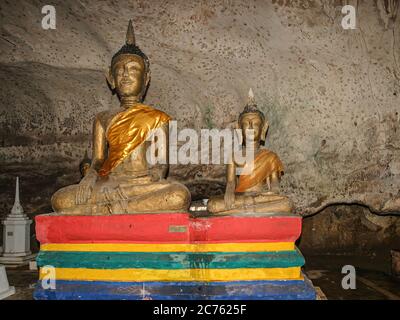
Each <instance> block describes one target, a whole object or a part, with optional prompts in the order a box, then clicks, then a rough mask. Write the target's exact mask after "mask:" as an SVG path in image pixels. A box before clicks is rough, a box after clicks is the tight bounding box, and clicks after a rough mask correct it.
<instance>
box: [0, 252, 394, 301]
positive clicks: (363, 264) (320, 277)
mask: <svg viewBox="0 0 400 320" xmlns="http://www.w3.org/2000/svg"><path fill="white" fill-rule="evenodd" d="M306 261H307V265H306V267H305V269H304V270H305V272H306V274H307V275H308V277H309V278H310V279H311V280H312V282H313V284H314V285H315V286H317V287H319V288H320V289H321V290H322V292H323V293H324V294H325V296H326V298H327V299H328V300H349V299H350V300H400V279H394V278H392V277H391V276H390V275H389V274H388V272H386V271H382V269H384V267H382V266H380V265H379V264H377V263H374V264H372V263H371V260H365V259H361V258H359V257H351V256H308V257H306ZM346 264H351V265H353V266H354V267H355V269H356V289H354V290H352V289H348V290H344V289H343V288H342V286H341V282H342V279H343V277H344V276H345V274H342V273H341V270H342V266H343V265H346ZM386 269H387V268H386ZM7 275H8V281H9V283H10V285H11V286H14V287H15V290H16V293H15V294H14V295H13V296H10V297H9V298H7V300H21V299H24V300H31V299H32V293H33V285H34V283H35V282H36V279H37V271H32V270H29V269H28V267H27V266H26V267H18V268H7Z"/></svg>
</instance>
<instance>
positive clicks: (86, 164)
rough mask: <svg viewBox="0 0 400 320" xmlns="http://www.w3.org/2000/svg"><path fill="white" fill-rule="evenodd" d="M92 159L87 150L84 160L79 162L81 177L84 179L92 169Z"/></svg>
mask: <svg viewBox="0 0 400 320" xmlns="http://www.w3.org/2000/svg"><path fill="white" fill-rule="evenodd" d="M91 163H92V160H91V159H90V158H89V156H88V153H87V150H86V151H85V156H84V157H83V159H82V161H81V162H80V163H79V172H80V173H81V179H83V178H84V177H85V176H86V174H87V173H88V171H89V169H90V165H91Z"/></svg>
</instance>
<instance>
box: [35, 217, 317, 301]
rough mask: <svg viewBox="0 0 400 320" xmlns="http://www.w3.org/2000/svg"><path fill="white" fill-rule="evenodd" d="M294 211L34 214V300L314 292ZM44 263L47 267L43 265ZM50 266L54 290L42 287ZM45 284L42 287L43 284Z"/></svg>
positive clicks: (285, 295) (288, 296)
mask: <svg viewBox="0 0 400 320" xmlns="http://www.w3.org/2000/svg"><path fill="white" fill-rule="evenodd" d="M300 232H301V218H300V217H299V216H295V215H286V216H283V215H275V216H268V217H265V216H264V217H232V216H227V217H207V218H190V216H189V215H188V214H187V213H165V214H140V215H115V216H58V215H41V216H38V217H37V218H36V236H37V238H38V240H39V241H40V243H41V250H40V253H39V255H38V258H37V263H38V266H39V267H40V279H39V282H38V285H37V287H36V290H35V294H34V296H35V298H36V299H314V298H315V292H314V289H313V287H312V285H311V283H310V282H309V280H307V279H305V278H304V275H303V274H302V273H301V266H302V265H303V264H304V258H303V257H302V255H301V253H300V252H299V251H298V250H297V249H296V248H295V245H294V241H295V240H296V239H297V238H298V237H299V235H300ZM45 266H47V267H46V268H45ZM48 266H51V267H52V268H54V269H51V270H54V271H55V278H56V282H55V289H54V288H53V289H51V288H48V287H47V286H42V283H48V281H47V280H48V278H49V277H50V276H53V274H54V273H53V274H52V273H51V272H50V273H49V270H50V269H48ZM44 288H46V289H44Z"/></svg>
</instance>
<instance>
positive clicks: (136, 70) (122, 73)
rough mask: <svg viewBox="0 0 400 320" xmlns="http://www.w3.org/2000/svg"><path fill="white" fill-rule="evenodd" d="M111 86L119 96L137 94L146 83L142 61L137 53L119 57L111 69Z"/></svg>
mask: <svg viewBox="0 0 400 320" xmlns="http://www.w3.org/2000/svg"><path fill="white" fill-rule="evenodd" d="M110 76H111V79H110V80H111V82H112V83H110V84H111V86H112V87H115V89H116V91H117V93H118V95H119V96H120V97H129V96H139V95H140V94H141V93H142V92H143V90H144V87H145V86H146V85H147V83H146V82H147V81H146V80H147V79H146V78H147V74H146V68H145V64H144V61H143V59H142V58H141V57H139V56H137V55H133V54H130V55H126V56H124V57H121V58H120V59H119V60H118V61H117V62H116V63H114V65H113V66H112V70H111V74H110Z"/></svg>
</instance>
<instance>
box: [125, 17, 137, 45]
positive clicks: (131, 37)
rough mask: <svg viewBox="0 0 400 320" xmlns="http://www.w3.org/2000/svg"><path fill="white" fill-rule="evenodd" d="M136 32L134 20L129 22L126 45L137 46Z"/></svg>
mask: <svg viewBox="0 0 400 320" xmlns="http://www.w3.org/2000/svg"><path fill="white" fill-rule="evenodd" d="M135 41H136V40H135V31H134V30H133V25H132V20H131V19H130V20H129V24H128V30H127V31H126V40H125V43H126V44H127V45H134V44H135Z"/></svg>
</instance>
